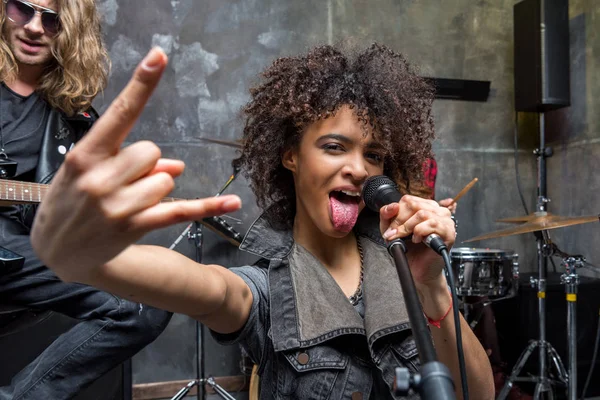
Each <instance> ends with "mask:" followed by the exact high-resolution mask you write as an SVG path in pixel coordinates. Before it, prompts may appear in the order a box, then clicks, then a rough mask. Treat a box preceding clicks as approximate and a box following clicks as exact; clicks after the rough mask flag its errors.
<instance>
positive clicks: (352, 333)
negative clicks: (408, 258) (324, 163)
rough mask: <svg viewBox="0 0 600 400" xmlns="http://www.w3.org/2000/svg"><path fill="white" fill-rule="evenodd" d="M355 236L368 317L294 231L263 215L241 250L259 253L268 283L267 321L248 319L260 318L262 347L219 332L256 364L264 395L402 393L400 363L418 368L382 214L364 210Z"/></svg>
mask: <svg viewBox="0 0 600 400" xmlns="http://www.w3.org/2000/svg"><path fill="white" fill-rule="evenodd" d="M355 234H356V235H357V237H358V238H359V240H360V241H361V244H362V246H363V249H364V280H363V301H364V310H365V313H364V319H363V318H362V317H361V316H360V315H359V313H358V312H357V311H356V310H355V308H354V307H353V306H352V304H351V303H350V302H349V300H348V298H347V297H346V296H345V294H344V293H343V292H342V290H341V288H340V287H339V286H338V285H337V283H336V282H335V280H334V279H333V277H332V276H331V275H330V274H329V272H328V271H327V270H326V269H325V268H324V267H323V265H322V264H321V263H320V262H319V261H318V260H317V259H316V258H315V257H313V256H312V254H310V253H309V252H308V251H307V250H306V249H304V248H303V247H302V246H300V245H298V244H297V243H295V242H294V240H293V236H292V232H291V231H281V230H276V229H274V228H273V227H272V226H271V225H270V224H269V222H268V221H267V220H266V219H265V218H263V217H260V218H258V219H257V220H256V221H255V222H254V224H253V225H252V227H251V228H250V230H249V231H248V233H247V234H246V237H245V238H244V241H243V242H242V244H241V246H240V249H241V250H244V251H247V252H250V253H252V254H255V255H257V256H259V257H261V261H260V262H259V263H258V264H259V265H262V266H263V268H262V269H261V271H262V273H263V276H266V279H267V281H268V291H267V292H268V293H267V294H266V295H265V297H264V300H265V301H268V307H267V312H265V313H264V314H263V319H265V320H264V321H258V322H257V321H253V322H251V321H250V319H249V322H248V323H259V324H260V326H261V330H262V333H261V332H259V333H258V335H264V337H262V338H261V339H260V340H259V342H260V343H261V345H259V346H257V345H256V341H255V340H244V337H240V338H239V340H236V339H235V338H231V337H230V338H229V339H233V340H228V339H227V338H225V337H220V336H219V335H218V334H215V336H216V338H217V340H220V341H221V342H224V343H225V342H227V343H235V342H240V343H241V344H242V346H243V347H245V348H246V349H247V350H248V353H249V354H250V355H251V358H253V361H254V362H255V363H257V364H258V365H259V375H260V385H261V391H260V393H261V395H260V398H261V399H263V400H264V399H352V400H361V399H364V400H367V399H370V398H377V399H394V398H396V399H400V398H401V397H398V396H394V395H393V390H392V384H393V381H394V377H395V368H396V367H406V368H408V369H409V370H410V371H412V372H416V371H417V370H418V368H419V359H418V355H417V349H416V345H415V342H414V340H413V338H412V336H411V331H410V325H409V321H408V314H407V311H406V307H405V305H404V298H403V296H402V289H401V286H400V282H399V280H398V275H397V272H396V269H395V266H394V264H393V260H392V258H391V257H390V255H389V254H388V252H387V249H386V247H385V243H384V242H383V239H382V238H381V234H380V232H379V217H378V215H377V214H374V213H370V212H368V211H366V210H365V211H363V213H361V216H360V218H359V221H358V223H357V226H356V228H355ZM243 268H248V267H243ZM252 268H261V267H259V266H255V267H252ZM232 270H235V269H232ZM254 295H255V296H256V295H257V294H254ZM243 330H244V331H247V330H248V327H245V328H244V329H243ZM234 335H235V334H234ZM224 336H227V335H224ZM251 342H252V343H251ZM250 347H254V348H250ZM407 398H409V399H418V398H419V396H418V395H416V394H412V395H410V396H409V397H407Z"/></svg>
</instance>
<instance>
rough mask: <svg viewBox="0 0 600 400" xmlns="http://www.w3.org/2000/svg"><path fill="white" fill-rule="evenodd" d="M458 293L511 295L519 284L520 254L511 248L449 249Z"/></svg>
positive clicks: (496, 297) (493, 295) (469, 294)
mask: <svg viewBox="0 0 600 400" xmlns="http://www.w3.org/2000/svg"><path fill="white" fill-rule="evenodd" d="M450 256H451V259H452V271H453V272H454V276H455V280H456V281H457V287H456V293H457V294H458V295H459V296H488V297H490V298H492V299H501V298H510V297H514V296H516V294H517V290H518V287H519V262H518V259H519V255H518V254H515V252H514V251H512V250H498V249H476V248H469V247H459V248H456V249H452V251H451V252H450Z"/></svg>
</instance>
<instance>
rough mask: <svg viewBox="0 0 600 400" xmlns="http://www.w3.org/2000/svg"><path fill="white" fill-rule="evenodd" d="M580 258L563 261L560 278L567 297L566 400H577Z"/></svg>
mask: <svg viewBox="0 0 600 400" xmlns="http://www.w3.org/2000/svg"><path fill="white" fill-rule="evenodd" d="M584 261H585V259H584V258H583V257H581V256H570V257H567V258H565V259H564V260H563V266H564V267H565V270H566V272H565V273H564V274H562V275H561V276H560V281H561V283H563V284H564V285H565V292H566V297H567V343H568V348H569V393H568V400H577V319H576V316H577V314H576V313H577V285H578V284H579V276H578V275H577V268H580V267H583V266H584Z"/></svg>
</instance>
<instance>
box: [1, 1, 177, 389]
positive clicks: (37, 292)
mask: <svg viewBox="0 0 600 400" xmlns="http://www.w3.org/2000/svg"><path fill="white" fill-rule="evenodd" d="M0 24H1V27H2V31H1V36H2V37H1V40H0V174H4V176H3V177H2V178H11V179H13V180H14V181H25V182H40V183H48V182H50V180H51V179H52V177H53V176H54V174H55V172H56V171H57V170H58V168H59V166H60V164H61V163H62V162H63V160H64V157H65V154H66V153H67V152H68V151H69V150H70V149H71V147H72V146H73V145H74V144H75V143H76V142H77V141H78V140H79V139H80V138H81V137H82V136H83V135H84V134H85V133H86V132H87V130H88V129H89V128H90V127H91V125H92V124H93V122H94V121H95V120H96V118H97V114H96V112H95V111H94V110H93V109H92V107H91V102H92V100H93V99H94V98H95V96H96V95H97V94H98V93H99V92H100V91H101V90H103V89H104V87H105V85H106V81H107V77H108V70H109V65H110V63H109V60H108V55H107V52H106V49H105V47H104V44H103V41H102V36H101V32H100V22H99V16H98V12H97V9H96V6H95V4H94V0H28V1H25V0H0ZM11 167H12V173H9V171H10V170H11ZM9 175H10V176H9ZM30 195H32V194H31V193H30ZM34 214H35V209H34V208H33V207H32V206H30V205H24V206H4V207H0V246H2V247H4V248H7V249H8V250H10V251H11V252H13V253H16V254H17V255H20V256H22V258H23V259H24V261H23V263H22V264H20V265H19V264H12V266H13V267H12V269H11V268H8V267H7V265H8V264H6V265H5V267H4V268H0V305H5V306H6V305H11V306H18V307H28V308H32V309H37V310H52V311H56V312H58V313H61V314H65V315H68V316H70V317H72V318H76V319H78V320H80V322H79V323H78V324H77V325H75V326H74V327H73V328H72V329H71V330H69V331H68V332H66V333H64V334H63V335H61V336H60V337H59V338H58V339H56V340H55V341H54V343H52V344H51V345H50V346H49V347H48V348H47V349H46V350H45V351H44V352H43V353H42V354H41V355H39V356H38V358H36V359H35V360H34V361H33V362H32V363H31V364H29V365H28V366H27V367H25V368H24V369H23V370H22V371H21V372H19V373H18V374H17V375H16V376H14V377H13V379H12V382H11V384H10V386H7V387H1V388H0V399H5V398H6V399H8V398H10V399H21V398H34V399H67V398H71V397H73V396H74V395H76V394H77V393H78V392H80V391H81V389H82V388H84V387H86V386H87V385H89V384H90V383H92V382H93V381H94V380H96V379H97V378H99V377H100V376H101V375H103V374H104V373H106V372H107V371H109V370H110V369H112V368H113V367H115V366H116V365H118V364H119V363H121V362H123V361H124V360H126V359H127V358H129V357H131V356H132V355H134V354H135V353H136V352H137V351H138V350H140V349H141V348H142V347H144V346H145V345H147V344H148V343H150V342H152V341H153V340H154V339H155V338H156V337H157V336H158V335H159V334H160V333H161V332H162V331H163V329H164V328H165V326H166V325H167V323H168V322H169V319H170V317H171V314H170V313H167V312H165V311H162V310H158V309H154V308H152V307H147V306H145V305H142V304H137V303H133V302H130V301H127V300H123V299H120V298H117V297H115V296H113V295H111V294H108V293H105V292H102V291H99V290H96V289H93V288H91V287H88V286H84V285H79V284H74V283H64V282H62V281H61V280H60V279H59V278H58V277H56V275H55V274H54V273H53V272H51V271H50V270H48V269H47V268H46V267H45V266H43V265H42V263H41V262H40V261H39V260H38V258H37V257H36V256H35V255H34V252H33V250H32V248H31V242H30V237H29V234H30V228H31V222H32V221H33V216H34Z"/></svg>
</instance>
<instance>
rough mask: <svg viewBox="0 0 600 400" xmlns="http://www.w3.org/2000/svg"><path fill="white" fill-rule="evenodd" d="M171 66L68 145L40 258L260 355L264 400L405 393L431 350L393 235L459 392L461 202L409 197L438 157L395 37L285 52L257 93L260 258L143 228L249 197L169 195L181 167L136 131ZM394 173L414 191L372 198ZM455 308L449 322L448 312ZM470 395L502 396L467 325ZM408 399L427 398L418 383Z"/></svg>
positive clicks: (251, 123) (425, 89)
mask: <svg viewBox="0 0 600 400" xmlns="http://www.w3.org/2000/svg"><path fill="white" fill-rule="evenodd" d="M165 65H166V56H165V55H164V54H163V53H162V52H161V51H160V50H157V49H155V50H153V51H151V52H150V54H149V55H148V56H147V57H146V59H145V60H144V61H143V62H142V64H141V65H140V66H139V67H138V69H137V70H136V73H135V74H134V78H133V79H132V81H131V82H130V84H129V85H128V86H127V87H126V88H125V90H124V91H123V93H122V94H121V95H120V96H119V97H118V98H117V100H115V102H114V103H113V105H112V106H111V108H110V109H109V110H108V111H107V112H106V114H105V115H104V116H103V118H102V119H101V120H100V121H99V122H98V123H97V125H96V126H95V127H94V129H93V131H92V132H91V133H90V134H89V135H88V137H86V138H84V140H82V142H81V143H80V144H79V145H78V146H76V147H75V149H74V150H73V151H71V152H70V153H69V154H68V155H67V160H66V162H65V165H64V166H63V168H62V169H61V171H60V172H59V174H58V176H57V177H56V178H55V180H54V184H53V186H52V189H51V192H50V193H49V194H48V196H47V198H46V199H45V200H44V202H43V204H42V206H41V208H40V211H39V212H38V217H37V220H36V223H35V227H34V232H33V233H34V234H33V242H34V246H35V248H36V250H37V252H38V253H39V255H40V258H41V259H42V260H44V261H45V262H46V263H47V264H48V265H49V266H51V267H52V268H53V269H54V270H55V271H56V273H57V274H58V275H59V276H61V278H62V279H65V280H69V281H77V282H82V283H86V284H89V285H94V286H97V287H99V288H101V289H104V290H108V291H111V292H113V293H116V294H118V295H120V296H124V297H128V298H130V299H133V300H135V301H143V302H144V303H148V304H151V305H154V306H157V307H161V308H164V309H167V310H170V311H174V312H179V313H185V314H187V315H189V316H191V317H193V318H196V319H197V320H198V321H200V322H201V323H203V324H205V325H206V326H208V327H209V328H210V329H211V330H212V332H213V334H214V336H215V337H216V338H217V340H219V341H220V342H221V343H227V344H231V343H241V344H242V346H244V348H245V349H246V351H247V352H248V354H249V355H250V357H251V358H252V361H253V362H254V363H256V364H257V365H258V366H259V375H260V378H261V381H260V382H261V387H260V398H261V399H275V398H276V399H393V398H394V395H393V391H392V383H393V380H394V370H395V368H396V367H398V366H404V367H407V368H409V369H410V370H412V371H416V370H417V369H418V366H419V357H418V354H417V350H416V347H415V344H414V341H413V339H412V336H411V329H410V324H409V321H408V316H407V312H406V308H405V305H404V300H403V296H402V292H401V288H400V283H399V281H398V277H397V274H396V270H395V267H394V264H393V262H392V259H391V258H390V256H389V255H388V253H387V250H386V247H385V241H386V240H392V239H395V238H402V237H406V236H408V235H411V234H412V239H411V240H410V242H409V243H408V247H409V251H408V253H407V255H408V258H409V263H410V267H411V272H412V275H413V277H414V280H415V283H416V286H417V290H418V293H419V296H420V300H421V305H422V307H423V311H424V313H425V314H426V316H427V317H428V319H429V321H430V325H431V334H432V337H433V341H434V344H435V348H436V351H437V356H438V358H439V360H440V361H441V362H442V363H444V364H445V365H446V366H448V368H449V369H450V371H451V373H452V377H453V379H454V382H455V386H456V390H457V393H458V396H459V397H460V395H461V393H460V374H459V369H458V361H457V351H456V339H455V329H454V321H453V319H452V307H453V306H454V305H453V304H452V301H451V296H450V294H449V291H448V286H447V283H446V280H445V277H444V274H443V272H442V268H443V260H442V259H441V257H439V256H438V255H437V254H435V253H434V252H433V251H432V250H430V249H429V248H428V247H426V246H425V245H424V244H423V243H422V240H423V238H425V237H427V236H428V235H430V234H433V233H435V234H437V235H439V236H440V237H441V238H442V239H443V240H444V242H445V243H446V245H447V246H448V247H449V248H450V247H451V246H452V245H453V243H454V238H455V229H454V223H453V221H452V219H451V218H450V211H448V209H447V208H444V207H441V206H440V205H438V203H436V202H435V201H433V200H427V199H423V198H420V197H416V196H410V195H408V194H409V193H411V184H414V185H417V184H419V183H420V182H421V181H422V179H423V176H422V165H423V163H424V162H425V160H426V159H428V158H430V157H431V156H432V154H431V141H432V139H433V136H434V129H433V121H432V116H431V106H432V102H433V92H432V89H431V88H430V87H429V86H428V85H426V84H425V82H424V81H423V80H422V79H421V78H419V77H418V76H417V75H416V74H415V73H414V72H413V69H412V68H411V67H410V65H409V64H408V62H407V61H406V60H405V59H404V58H403V57H402V56H401V55H400V54H398V53H395V52H393V51H392V50H390V49H388V48H387V47H384V46H381V45H376V44H375V45H372V46H371V47H369V48H367V49H365V50H364V51H362V52H357V53H348V54H346V53H344V52H343V51H341V50H339V49H338V48H336V47H332V46H322V47H317V48H315V49H313V50H311V51H310V52H309V53H307V54H305V55H299V56H295V57H287V58H280V59H278V60H276V61H275V62H274V63H273V64H272V65H271V66H270V67H269V68H267V69H266V71H264V72H263V74H262V81H261V82H260V83H259V84H258V85H257V86H255V87H254V88H252V89H251V100H250V102H249V103H248V104H247V105H246V106H245V108H244V110H243V111H244V114H245V116H246V123H245V127H244V133H243V143H244V145H243V150H242V153H241V156H240V158H239V159H238V160H237V162H238V163H239V164H240V165H241V166H242V168H243V170H244V171H245V174H246V176H247V177H248V178H249V180H250V182H251V186H252V190H253V191H254V193H255V194H256V197H257V199H258V204H259V205H260V206H261V207H262V208H263V210H264V212H263V214H262V215H261V216H260V217H259V218H258V219H257V220H256V221H255V222H254V224H253V225H252V227H251V228H250V230H249V231H248V233H247V234H246V237H245V239H244V241H243V243H242V245H241V246H240V249H242V250H244V251H248V252H250V253H252V254H255V255H257V256H259V257H260V260H259V261H258V263H257V264H256V265H252V266H243V267H237V268H230V269H227V268H224V267H221V266H217V265H198V264H196V263H195V262H194V261H192V260H190V259H188V258H186V257H184V256H182V255H180V254H178V253H176V252H174V251H170V250H167V249H165V248H161V247H156V246H141V245H136V244H134V243H135V241H136V240H137V239H139V238H140V237H141V235H143V234H144V233H146V232H148V231H150V230H152V229H156V228H159V227H162V226H166V225H169V224H172V223H176V222H180V221H183V220H195V219H199V218H202V217H206V216H208V215H214V214H220V213H226V212H230V211H234V210H236V209H238V208H239V207H240V206H241V204H240V200H239V198H237V197H235V196H233V197H232V196H223V197H218V198H212V199H203V200H193V201H187V202H180V203H160V200H161V199H162V198H163V197H164V196H166V195H167V194H168V193H169V192H170V191H171V190H172V188H173V178H174V177H176V176H177V175H179V174H180V173H181V171H182V169H183V164H182V163H181V162H178V161H173V160H165V159H161V158H160V151H159V150H158V148H157V147H156V146H155V145H153V144H152V143H150V142H138V143H135V144H133V145H130V146H128V147H126V148H124V149H122V150H121V149H120V144H121V143H122V141H123V139H124V138H125V137H126V135H127V133H128V131H129V129H131V126H132V125H133V123H134V121H135V119H136V118H137V116H138V115H139V113H140V112H141V110H142V108H143V105H144V103H145V101H147V98H148V97H149V96H150V93H151V91H152V89H153V88H154V87H155V85H156V83H157V81H158V79H159V77H160V74H161V72H162V70H163V69H164V67H165ZM381 174H385V175H387V176H389V177H391V178H392V179H393V180H394V181H396V182H397V183H398V185H399V187H400V188H401V190H402V191H403V192H404V193H406V194H407V195H405V196H403V197H402V199H401V200H400V202H399V203H393V204H390V205H388V206H386V207H383V208H382V209H381V210H380V212H379V214H376V213H373V212H369V211H368V210H367V209H365V206H364V203H363V201H362V200H361V197H360V193H361V188H362V185H363V183H364V182H365V180H366V179H367V178H368V177H370V176H374V175H381ZM448 316H449V317H448ZM461 324H462V325H461V326H462V332H463V344H464V353H465V359H466V366H467V377H468V386H469V391H470V394H471V398H473V399H493V395H494V388H493V380H492V371H491V368H490V364H489V361H488V357H487V356H486V353H485V352H484V350H483V348H482V346H481V345H480V343H479V341H478V340H477V338H476V337H475V336H474V335H473V333H472V332H471V330H470V329H469V327H468V325H467V324H466V323H465V322H464V320H462V319H461ZM410 398H418V397H417V396H416V395H415V396H414V397H410Z"/></svg>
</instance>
